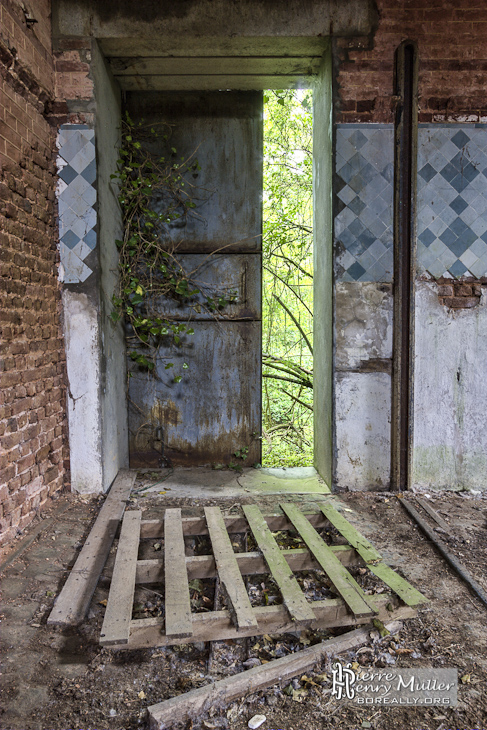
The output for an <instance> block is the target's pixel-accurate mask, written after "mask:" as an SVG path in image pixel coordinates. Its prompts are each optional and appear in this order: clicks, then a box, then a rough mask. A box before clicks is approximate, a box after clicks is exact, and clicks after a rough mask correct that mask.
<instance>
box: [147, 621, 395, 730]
mask: <svg viewBox="0 0 487 730" xmlns="http://www.w3.org/2000/svg"><path fill="white" fill-rule="evenodd" d="M386 628H387V629H388V630H389V631H390V632H391V633H393V632H394V633H396V632H398V631H400V629H401V628H402V624H401V622H397V621H395V622H390V623H389V624H386ZM371 629H372V626H367V627H365V628H361V629H355V630H354V631H350V632H348V633H346V634H342V635H341V636H337V637H335V638H333V639H328V640H327V641H322V642H321V643H320V644H316V645H315V646H310V647H308V648H307V649H303V650H301V651H297V652H295V653H294V654H290V655H288V656H285V657H282V658H281V659H274V660H273V661H271V662H268V663H267V664H264V665H262V666H259V667H253V668H252V669H247V670H246V671H245V672H241V673H240V674H234V675H233V676H231V677H226V678H225V679H220V680H218V681H217V682H211V684H207V685H205V686H204V687H199V688H198V689H193V690H191V691H190V692H186V693H185V694H181V695H178V696H176V697H171V698H170V699H168V700H165V701H164V702H160V703H158V704H157V705H151V706H150V707H149V708H148V713H149V727H150V730H166V729H167V728H169V727H171V726H172V725H173V724H175V723H180V722H186V721H188V720H191V719H194V718H196V717H198V718H201V717H202V716H203V715H205V713H207V712H208V710H209V709H210V708H212V707H214V708H218V709H220V708H222V707H224V706H225V705H226V704H228V703H229V702H232V701H233V700H235V699H239V700H241V699H242V698H244V697H245V696H246V695H248V694H252V693H253V692H258V691H260V690H263V689H265V688H266V687H271V686H272V685H273V684H277V683H278V682H279V683H281V682H288V681H289V680H290V679H292V678H293V677H295V676H297V675H298V674H302V673H303V672H308V671H310V670H311V669H313V667H314V666H315V665H316V664H317V663H318V662H320V661H321V660H322V659H323V658H324V657H325V656H328V657H332V656H335V655H336V654H341V653H342V652H344V651H350V650H351V649H356V648H357V647H359V646H361V645H362V644H366V643H367V642H368V641H369V632H370V630H371Z"/></svg>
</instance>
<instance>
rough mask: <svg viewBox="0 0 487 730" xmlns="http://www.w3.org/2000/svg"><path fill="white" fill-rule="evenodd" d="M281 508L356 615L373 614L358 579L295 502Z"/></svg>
mask: <svg viewBox="0 0 487 730" xmlns="http://www.w3.org/2000/svg"><path fill="white" fill-rule="evenodd" d="M281 509H282V510H283V512H284V513H285V514H286V515H287V517H288V518H289V519H290V520H291V522H292V523H293V525H294V527H295V528H296V530H298V532H299V534H300V535H301V537H302V538H303V540H304V542H305V543H306V545H307V546H308V548H309V549H310V551H311V552H312V553H313V555H314V557H315V560H317V562H318V563H319V564H320V565H321V568H322V569H323V570H324V571H325V573H326V575H327V576H328V578H329V579H330V580H331V582H332V583H333V585H334V586H335V588H336V590H337V591H338V593H339V594H340V595H341V597H342V598H343V600H344V601H345V603H346V604H347V606H348V607H349V609H350V610H351V611H352V613H354V614H355V616H373V615H374V613H375V608H374V606H373V604H372V602H371V601H370V598H369V597H368V596H366V595H365V593H364V592H363V590H362V589H361V587H360V586H359V584H358V583H357V581H356V580H355V579H354V578H353V577H352V576H351V575H350V573H349V572H348V571H347V569H346V568H344V567H343V565H342V564H341V563H340V561H339V560H338V558H337V557H336V556H335V554H334V553H333V552H332V551H331V550H330V548H329V547H328V545H327V544H326V543H325V542H324V540H322V539H321V537H320V536H319V534H318V533H317V532H316V530H315V529H314V527H312V526H311V525H310V524H309V522H308V520H307V519H306V517H305V516H304V515H303V514H301V512H300V510H299V508H298V507H297V505H295V504H281Z"/></svg>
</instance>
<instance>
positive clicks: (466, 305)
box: [445, 297, 479, 309]
mask: <svg viewBox="0 0 487 730" xmlns="http://www.w3.org/2000/svg"><path fill="white" fill-rule="evenodd" d="M478 303H479V300H478V298H477V297H445V304H446V306H447V307H450V309H471V308H472V307H476V306H477V304H478Z"/></svg>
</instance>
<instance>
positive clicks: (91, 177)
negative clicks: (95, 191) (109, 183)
mask: <svg viewBox="0 0 487 730" xmlns="http://www.w3.org/2000/svg"><path fill="white" fill-rule="evenodd" d="M81 176H82V177H84V179H85V180H86V181H87V182H89V183H90V185H93V183H94V182H95V180H96V160H92V161H91V162H90V164H89V165H88V166H87V167H85V169H84V170H83V172H82V173H81Z"/></svg>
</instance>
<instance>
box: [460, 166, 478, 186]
mask: <svg viewBox="0 0 487 730" xmlns="http://www.w3.org/2000/svg"><path fill="white" fill-rule="evenodd" d="M461 174H462V175H463V177H464V178H465V180H467V181H468V182H472V180H475V178H476V177H477V175H480V172H479V170H477V168H476V167H475V165H472V163H471V162H468V163H467V164H466V165H465V164H464V165H463V166H462V168H461Z"/></svg>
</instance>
